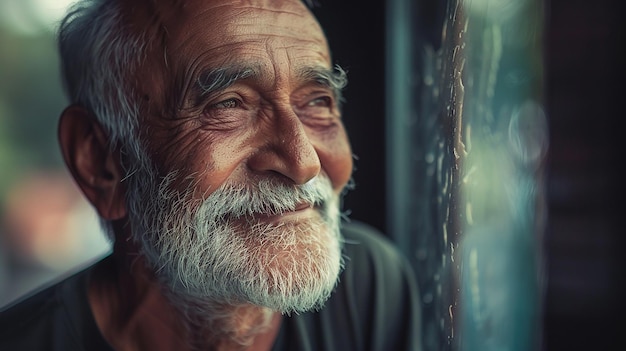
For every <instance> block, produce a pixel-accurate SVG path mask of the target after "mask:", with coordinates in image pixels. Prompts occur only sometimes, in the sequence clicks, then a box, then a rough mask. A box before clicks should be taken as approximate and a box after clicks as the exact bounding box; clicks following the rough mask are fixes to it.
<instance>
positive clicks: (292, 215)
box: [255, 202, 316, 223]
mask: <svg viewBox="0 0 626 351" xmlns="http://www.w3.org/2000/svg"><path fill="white" fill-rule="evenodd" d="M309 212H312V213H315V212H316V211H315V207H314V205H313V204H311V203H306V202H305V203H301V204H299V205H297V206H296V208H295V209H294V210H293V211H288V212H283V213H280V214H260V215H258V216H255V217H256V218H258V219H259V220H260V221H262V222H269V223H276V222H280V221H284V220H295V219H302V218H304V217H309V216H311V214H309Z"/></svg>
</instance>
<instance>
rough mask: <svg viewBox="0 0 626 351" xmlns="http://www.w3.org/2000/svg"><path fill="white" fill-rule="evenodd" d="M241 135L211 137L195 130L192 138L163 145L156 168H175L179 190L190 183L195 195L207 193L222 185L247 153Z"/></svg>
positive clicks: (173, 169) (169, 169) (170, 169)
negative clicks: (166, 146) (165, 147)
mask: <svg viewBox="0 0 626 351" xmlns="http://www.w3.org/2000/svg"><path fill="white" fill-rule="evenodd" d="M240 139H241V138H210V137H207V136H206V135H202V134H195V135H194V137H193V138H191V139H187V140H185V142H181V143H178V144H176V145H175V146H172V147H169V148H167V149H166V151H165V150H163V149H162V151H161V152H160V154H161V155H163V156H165V155H167V157H160V158H159V159H160V161H159V162H158V166H159V171H160V173H161V174H162V175H165V174H167V173H169V172H171V171H178V174H179V176H178V180H177V181H176V182H175V184H174V186H175V188H177V189H178V190H181V191H182V190H185V189H189V187H190V186H191V187H193V189H194V193H195V195H194V196H206V195H209V194H210V193H212V192H213V191H215V189H217V188H219V187H220V186H221V185H223V184H224V183H225V182H226V181H227V180H228V179H229V178H230V177H231V175H232V174H233V173H234V172H235V171H236V170H237V168H238V167H239V166H240V164H241V163H242V160H243V159H245V157H246V155H245V154H246V149H247V148H245V147H243V146H244V145H242V140H240Z"/></svg>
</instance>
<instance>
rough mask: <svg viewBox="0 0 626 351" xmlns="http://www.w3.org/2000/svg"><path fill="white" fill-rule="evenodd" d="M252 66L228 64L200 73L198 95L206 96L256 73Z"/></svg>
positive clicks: (197, 86)
mask: <svg viewBox="0 0 626 351" xmlns="http://www.w3.org/2000/svg"><path fill="white" fill-rule="evenodd" d="M256 72H257V70H256V69H254V68H252V67H242V66H228V67H220V68H216V69H213V70H210V71H207V72H203V73H201V74H200V76H199V77H198V79H197V80H196V85H195V88H196V89H197V90H198V95H197V96H204V95H208V94H211V93H214V92H216V91H220V90H223V89H226V88H228V87H229V86H231V85H233V84H234V83H236V82H237V81H240V80H242V79H246V78H249V77H251V76H253V75H255V74H256Z"/></svg>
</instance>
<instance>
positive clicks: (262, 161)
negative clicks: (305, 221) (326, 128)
mask: <svg viewBox="0 0 626 351" xmlns="http://www.w3.org/2000/svg"><path fill="white" fill-rule="evenodd" d="M261 128H262V129H265V130H259V131H257V133H258V135H259V136H260V137H261V138H265V140H264V142H263V143H262V145H263V146H262V147H261V148H259V150H257V151H256V153H255V154H254V155H253V156H252V157H251V158H250V159H249V160H248V166H249V167H250V168H251V169H252V170H253V171H255V172H259V173H266V172H272V173H276V174H280V175H282V176H284V177H286V178H289V179H290V180H291V181H292V182H293V183H294V184H297V185H301V184H305V183H306V182H308V181H309V180H311V179H312V178H314V177H315V176H317V175H318V174H319V172H320V170H321V164H320V159H319V156H318V155H317V151H316V150H315V147H314V146H313V144H312V143H311V140H310V139H309V136H308V135H307V133H306V130H305V129H304V125H303V124H302V122H301V121H300V119H299V117H298V116H297V115H296V113H295V112H294V111H293V110H292V109H291V107H289V108H282V109H280V110H277V111H275V113H274V115H273V116H272V118H270V120H269V121H265V122H264V126H263V127H261Z"/></svg>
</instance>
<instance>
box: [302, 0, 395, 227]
mask: <svg viewBox="0 0 626 351" xmlns="http://www.w3.org/2000/svg"><path fill="white" fill-rule="evenodd" d="M321 3H322V4H321V6H319V7H317V8H315V10H314V12H315V14H316V16H317V17H318V20H319V21H320V23H321V25H322V27H323V28H324V30H325V31H326V35H327V37H328V39H329V44H330V49H331V52H332V54H333V59H334V63H336V64H339V65H340V66H341V67H342V68H343V69H345V70H346V71H347V72H348V80H349V82H348V86H347V88H346V90H345V91H344V98H345V104H344V108H343V120H344V124H345V125H346V129H347V130H348V135H349V137H350V141H351V143H352V150H353V153H354V154H355V155H356V159H355V161H354V162H355V172H354V182H355V185H356V187H355V189H354V191H351V192H349V193H348V195H347V196H346V198H345V203H344V209H345V210H348V211H350V216H349V217H350V218H353V219H358V220H361V221H364V222H367V223H369V224H371V225H373V226H375V227H377V228H378V229H380V230H383V231H384V230H385V220H386V219H385V211H386V208H385V81H384V70H385V64H384V59H385V46H384V39H385V27H384V16H385V2H384V1H378V2H368V3H365V2H363V1H356V0H342V1H321Z"/></svg>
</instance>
